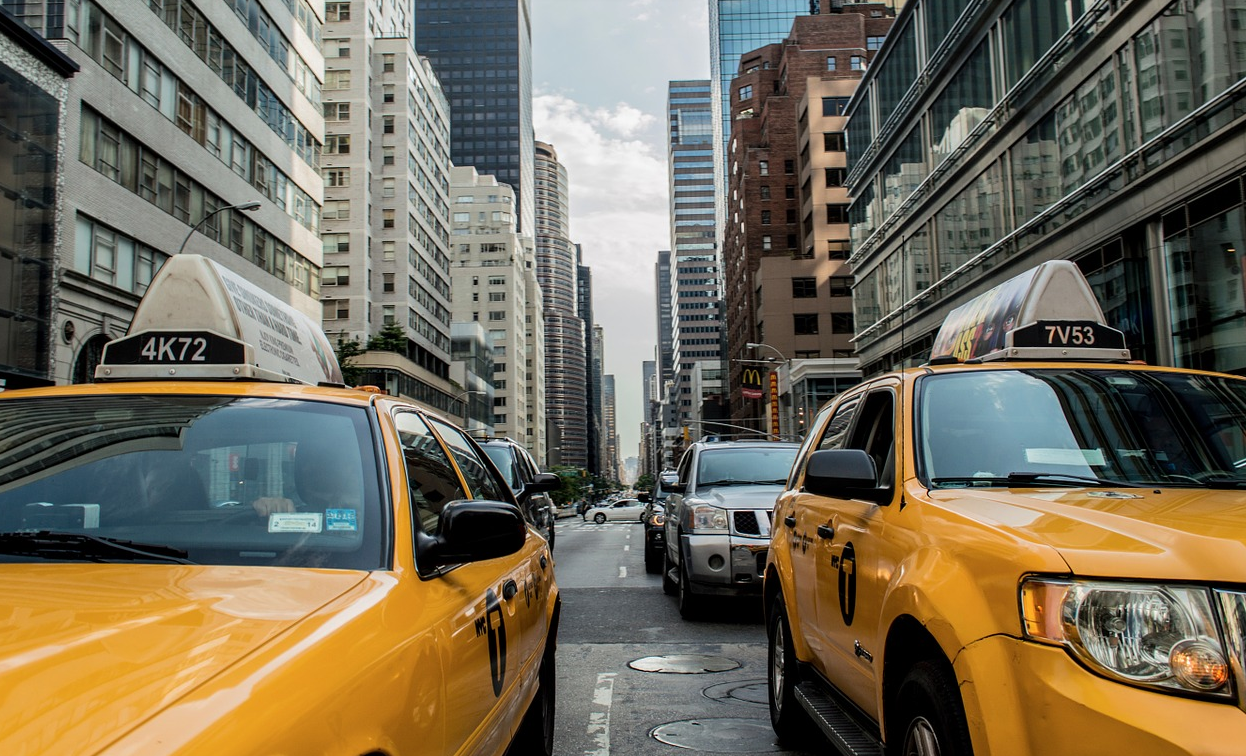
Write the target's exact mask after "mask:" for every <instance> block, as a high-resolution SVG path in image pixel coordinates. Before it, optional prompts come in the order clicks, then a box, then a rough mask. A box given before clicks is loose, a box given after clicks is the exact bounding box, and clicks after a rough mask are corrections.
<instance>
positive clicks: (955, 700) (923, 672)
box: [887, 660, 973, 756]
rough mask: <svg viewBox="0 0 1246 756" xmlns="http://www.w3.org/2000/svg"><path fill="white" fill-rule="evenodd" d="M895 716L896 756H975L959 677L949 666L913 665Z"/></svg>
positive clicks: (893, 740)
mask: <svg viewBox="0 0 1246 756" xmlns="http://www.w3.org/2000/svg"><path fill="white" fill-rule="evenodd" d="M895 706H896V712H895V716H894V717H893V716H888V717H887V721H888V722H889V723H890V724H891V726H890V727H889V729H890V730H891V732H890V733H889V736H888V738H887V740H888V742H890V743H894V744H895V745H896V746H897V747H898V748H899V750H897V751H895V753H897V754H906V755H908V756H972V755H973V745H972V743H971V742H970V740H969V725H968V724H967V723H966V721H965V705H964V703H963V702H962V701H961V698H960V690H959V689H958V688H957V686H956V677H955V675H954V673H953V672H952V669H951V667H949V666H948V665H947V664H946V663H940V662H936V661H933V660H926V661H920V662H918V663H916V664H914V665H913V668H912V669H910V670H909V672H908V674H907V675H905V677H904V682H902V683H900V692H899V693H898V694H897V696H896V704H895Z"/></svg>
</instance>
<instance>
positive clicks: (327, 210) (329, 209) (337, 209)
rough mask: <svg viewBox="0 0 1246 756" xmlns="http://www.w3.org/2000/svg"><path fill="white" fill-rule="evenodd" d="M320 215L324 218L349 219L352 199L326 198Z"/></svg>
mask: <svg viewBox="0 0 1246 756" xmlns="http://www.w3.org/2000/svg"><path fill="white" fill-rule="evenodd" d="M320 217H321V218H323V219H324V220H349V219H350V200H326V201H325V203H324V206H323V207H322V208H321V210H320Z"/></svg>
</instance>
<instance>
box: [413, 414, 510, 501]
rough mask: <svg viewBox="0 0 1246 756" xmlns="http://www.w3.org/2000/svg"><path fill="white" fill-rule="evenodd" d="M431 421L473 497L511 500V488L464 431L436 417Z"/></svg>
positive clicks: (430, 419)
mask: <svg viewBox="0 0 1246 756" xmlns="http://www.w3.org/2000/svg"><path fill="white" fill-rule="evenodd" d="M429 422H430V423H432V425H433V427H434V428H436V429H437V433H438V434H439V435H440V436H441V438H442V439H443V440H444V441H445V442H446V446H448V447H449V449H450V453H451V454H453V455H454V461H455V462H456V463H458V466H459V471H460V472H462V473H463V477H464V478H465V479H466V480H467V485H468V486H470V487H471V489H472V497H473V498H476V499H488V500H490V501H510V499H511V497H510V489H509V488H507V487H506V484H505V483H503V482H502V481H501V480H499V479H498V478H497V476H496V475H494V473H493V470H492V469H490V467H489V466H488V465H486V464H485V463H484V460H482V459H481V458H480V455H479V454H478V453H477V451H476V447H475V446H474V445H473V444H472V442H471V441H470V440H469V439H468V438H467V435H466V434H464V433H463V431H461V430H459V429H458V428H455V427H454V426H452V425H449V424H447V423H444V422H442V421H440V420H438V419H436V418H429Z"/></svg>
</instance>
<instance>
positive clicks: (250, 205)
mask: <svg viewBox="0 0 1246 756" xmlns="http://www.w3.org/2000/svg"><path fill="white" fill-rule="evenodd" d="M259 209H260V203H259V200H251V201H250V202H243V203H241V204H239V205H226V206H225V207H218V208H216V209H215V210H213V211H212V212H210V213H208V214H207V215H205V216H203V217H202V218H200V219H199V222H198V223H196V224H195V225H193V226H191V227H190V230H189V231H187V232H186V238H185V239H182V246H180V247H178V248H177V253H178V254H179V255H180V254H182V250H183V249H186V242H188V241H190V237H191V235H192V234H194V233H195V232H196V231H198V230H199V227H200V226H202V225H203V224H205V223H207V222H208V219H209V218H211V217H212V216H214V215H216V214H217V213H223V212H225V211H226V210H242V211H245V212H248V213H249V212H251V211H252V210H259Z"/></svg>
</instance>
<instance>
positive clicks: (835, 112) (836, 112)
mask: <svg viewBox="0 0 1246 756" xmlns="http://www.w3.org/2000/svg"><path fill="white" fill-rule="evenodd" d="M853 57H854V59H855V57H856V56H853ZM848 99H849V98H847V97H823V98H822V115H824V116H841V115H843V114H844V110H846V109H847V108H848Z"/></svg>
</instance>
